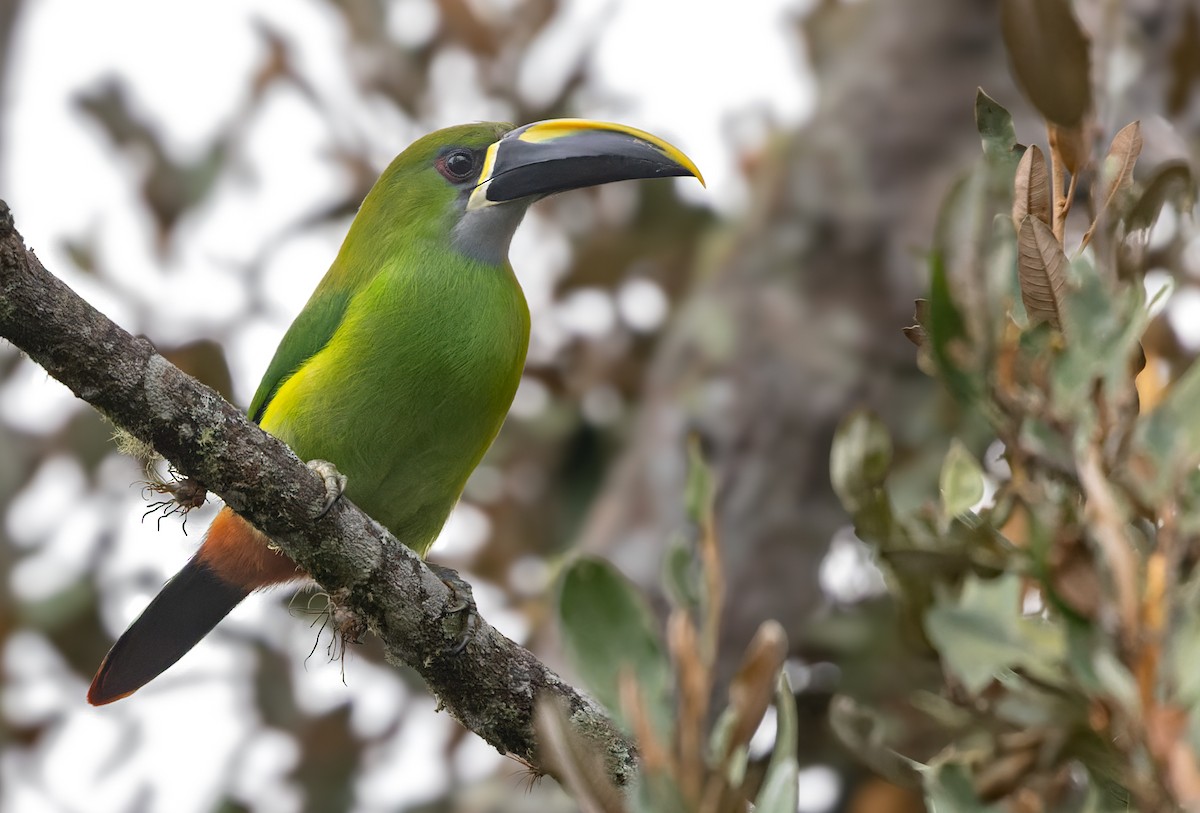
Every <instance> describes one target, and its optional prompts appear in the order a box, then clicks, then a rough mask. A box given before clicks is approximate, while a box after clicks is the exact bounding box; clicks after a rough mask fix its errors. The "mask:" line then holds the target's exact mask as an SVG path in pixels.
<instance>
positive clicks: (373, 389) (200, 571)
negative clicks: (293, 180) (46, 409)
mask: <svg viewBox="0 0 1200 813" xmlns="http://www.w3.org/2000/svg"><path fill="white" fill-rule="evenodd" d="M687 175H691V176H694V177H696V178H697V179H699V180H700V182H701V183H703V178H702V177H701V175H700V172H699V170H698V169H697V168H696V165H695V164H693V163H692V161H691V160H690V159H689V158H687V156H685V155H684V154H683V153H682V152H680V151H679V150H678V149H676V148H675V147H673V146H671V145H670V144H668V143H667V142H665V141H663V140H662V139H660V138H657V137H656V136H653V135H651V134H649V133H645V132H642V131H640V130H636V129H634V128H632V127H626V126H624V125H621V124H611V123H606V122H598V121H589V120H583V119H554V120H550V121H542V122H537V123H534V124H527V125H525V126H523V127H518V128H516V129H514V128H513V126H512V125H510V124H499V123H478V124H467V125H462V126H459V127H450V128H447V129H445V130H438V131H437V132H435V133H431V134H430V135H427V136H425V137H424V138H421V139H419V140H418V141H416V142H415V143H413V144H412V145H411V146H409V147H408V149H406V150H404V152H402V153H400V155H399V156H397V157H396V159H395V160H394V161H392V163H391V165H390V166H389V167H388V168H387V169H386V170H385V171H384V173H383V174H382V175H381V176H380V177H379V180H378V181H376V182H375V185H374V187H372V189H371V191H370V192H369V193H368V194H367V197H366V198H365V199H364V200H363V202H362V206H361V207H360V208H359V211H358V214H357V216H355V218H354V222H353V223H352V224H351V225H350V231H349V233H348V234H347V235H346V239H345V241H344V242H343V243H342V247H341V250H340V251H339V252H338V255H337V258H336V259H335V260H334V261H333V265H332V266H331V267H330V269H329V271H328V272H327V273H326V274H325V277H324V278H323V279H322V280H321V282H320V284H318V285H317V289H316V291H315V292H314V293H313V295H312V298H310V299H309V301H308V304H306V305H305V306H304V310H302V311H301V312H300V315H299V316H297V317H296V321H295V322H293V323H292V325H291V327H290V328H289V329H288V331H287V333H286V334H285V335H284V337H283V341H282V342H281V343H280V345H279V348H278V349H277V350H276V351H275V357H274V358H273V359H272V361H271V364H270V366H268V368H267V371H266V374H265V375H264V376H263V379H262V383H260V384H259V386H258V391H257V392H256V393H255V394H254V399H253V400H252V401H251V403H250V409H249V415H250V417H251V419H252V420H254V421H256V422H257V423H258V424H259V425H260V426H262V428H263V429H265V430H266V431H268V432H270V433H271V434H273V435H275V436H276V437H278V438H280V439H281V440H283V441H284V442H285V443H287V444H288V445H289V446H290V447H291V448H292V449H293V450H294V451H295V452H296V454H297V455H299V456H300V457H301V458H302V459H305V460H320V461H329V462H330V463H332V464H333V465H334V466H336V468H337V471H339V472H340V473H341V474H342V475H344V476H345V478H346V479H345V494H346V496H347V497H349V498H350V499H351V500H353V501H354V502H355V504H357V505H358V506H359V507H360V508H362V509H363V510H364V511H366V512H367V513H368V514H369V515H371V516H372V517H373V518H375V519H376V520H378V521H379V522H381V523H382V524H383V525H385V526H386V527H387V528H388V530H389V531H391V532H392V534H393V535H394V536H395V537H396V538H397V539H399V540H400V541H401V542H403V543H404V544H406V545H408V546H409V547H410V548H412V549H413V550H415V551H416V552H417V553H419V554H420V555H421V556H424V555H425V553H426V552H427V551H428V549H429V546H430V545H432V544H433V541H434V539H435V538H436V537H437V535H438V532H439V531H440V530H441V528H442V525H443V524H444V523H445V521H446V518H447V517H448V516H449V514H450V510H451V509H452V508H453V507H454V504H455V502H457V500H458V498H459V496H460V495H461V494H462V490H463V487H464V486H465V485H466V482H467V477H468V476H469V475H470V474H471V472H472V470H474V468H475V467H476V466H477V465H478V464H479V461H480V459H481V458H482V457H483V454H484V452H485V451H487V448H488V447H489V446H490V445H491V444H492V441H493V440H494V439H495V437H496V434H497V433H498V432H499V431H500V425H501V424H502V423H503V422H504V418H505V415H506V414H507V412H508V408H509V406H510V405H511V404H512V399H513V395H514V393H515V392H516V389H517V383H518V382H519V381H520V378H521V370H522V368H523V367H524V363H525V351H526V349H527V347H528V344H529V309H528V307H527V306H526V304H525V297H524V295H523V294H522V292H521V287H520V285H519V284H518V283H517V278H516V276H515V275H514V274H513V270H512V266H511V265H510V264H509V262H508V247H509V243H510V242H511V240H512V236H513V233H514V232H515V231H516V228H517V226H518V225H519V224H520V222H521V218H522V217H523V216H524V214H525V211H526V209H528V207H529V205H530V204H531V203H532V202H533V201H535V200H538V199H540V198H543V197H545V196H547V195H552V194H554V193H556V192H563V191H566V190H569V189H578V188H581V187H585V186H594V185H597V184H604V183H609V182H611V181H621V180H631V179H637V178H661V177H668V176H687ZM304 575H305V574H304V573H303V572H302V571H300V570H299V569H298V568H297V566H296V564H295V563H294V562H293V561H292V560H291V559H290V558H288V557H287V556H286V555H285V554H283V553H281V552H279V551H278V550H274V549H272V548H271V547H270V546H269V540H268V538H267V537H266V536H265V535H263V534H262V533H261V532H260V531H258V530H257V529H256V528H254V527H253V526H252V525H250V523H248V522H247V521H246V520H244V519H242V518H241V517H240V516H238V515H237V514H235V513H234V512H233V511H232V510H231V509H229V508H228V507H226V508H224V509H222V510H221V512H220V513H219V514H218V515H217V517H216V519H214V520H213V523H212V526H211V527H210V528H209V530H208V533H207V535H206V536H205V539H204V542H203V544H202V545H201V546H200V549H199V551H198V552H197V553H196V554H195V556H193V557H192V559H191V560H190V561H189V562H188V563H187V564H186V565H185V566H184V567H183V569H182V570H180V571H179V573H177V574H176V575H175V576H174V577H173V578H172V579H171V580H170V581H169V582H167V584H166V585H165V586H164V587H163V589H162V591H161V592H160V593H159V594H158V595H157V596H156V597H155V598H154V600H153V601H152V602H151V603H150V605H149V606H148V607H147V608H146V609H145V611H144V612H143V613H142V614H141V616H139V617H138V619H137V620H136V621H134V622H133V625H132V626H130V627H129V629H128V630H126V631H125V633H124V634H123V635H122V636H121V637H120V638H119V639H118V640H117V642H116V643H115V644H114V645H113V647H112V649H111V650H110V651H109V653H108V655H107V656H106V657H105V659H104V662H103V663H102V664H101V665H100V669H99V670H98V671H97V673H96V677H95V678H94V679H93V681H92V685H91V688H90V689H89V691H88V701H89V702H90V703H92V704H93V705H101V704H104V703H111V702H113V701H114V700H119V699H121V698H122V697H126V696H128V695H129V694H132V693H133V692H135V691H137V690H138V689H139V688H141V687H142V686H144V685H145V684H146V683H148V682H149V681H150V680H152V679H154V678H155V677H157V676H158V675H159V674H161V673H162V672H163V671H164V670H165V669H167V668H168V667H170V666H171V665H172V664H174V663H175V662H176V661H177V660H179V659H180V658H181V657H182V656H183V655H184V654H185V653H186V652H187V651H188V650H190V649H191V648H192V647H193V646H195V645H196V643H197V642H198V641H199V640H200V639H201V638H203V637H204V636H205V635H207V634H208V632H209V631H210V630H212V628H213V627H214V626H216V624H217V623H218V622H219V621H220V620H221V619H222V618H224V617H225V616H226V615H227V614H228V613H229V611H230V610H232V609H233V608H234V607H235V606H237V604H238V603H239V602H240V601H241V600H242V599H243V598H245V597H246V596H247V595H249V594H250V593H251V592H252V591H254V590H257V589H259V588H262V587H266V586H269V585H273V584H279V583H282V582H287V581H291V580H294V579H297V578H301V577H303V576H304Z"/></svg>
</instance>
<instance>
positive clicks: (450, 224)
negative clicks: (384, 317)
mask: <svg viewBox="0 0 1200 813" xmlns="http://www.w3.org/2000/svg"><path fill="white" fill-rule="evenodd" d="M686 175H691V176H694V177H696V178H697V179H699V180H700V182H701V183H704V179H703V177H701V175H700V170H698V169H697V168H696V165H695V164H694V163H692V161H691V159H689V158H688V157H687V156H686V155H684V154H683V153H682V152H680V151H679V150H678V149H677V148H675V147H673V146H671V145H670V144H668V143H667V142H666V141H663V140H662V139H661V138H658V137H657V136H653V135H651V134H650V133H646V132H643V131H641V130H637V129H634V128H632V127H626V126H625V125H622V124H612V123H608V122H602V121H591V120H587V119H551V120H548V121H539V122H535V123H534V124H526V125H525V126H523V127H517V128H515V129H514V128H513V126H512V125H511V124H499V123H495V122H481V123H477V124H465V125H460V126H458V127H448V128H446V129H444V130H438V131H436V132H434V133H430V134H429V135H427V136H425V137H424V138H421V139H419V140H417V141H416V142H414V143H413V144H412V145H411V146H409V147H408V149H406V150H405V151H404V152H402V153H401V154H400V155H399V156H397V158H396V160H395V161H393V162H392V165H391V166H390V167H388V169H387V170H386V171H385V172H384V174H383V176H382V177H381V178H380V180H379V183H378V184H377V190H380V191H382V193H383V197H384V199H385V200H387V199H390V200H391V201H392V202H393V203H399V202H401V200H409V201H417V200H419V201H421V209H422V210H423V212H421V214H425V215H428V217H427V218H426V219H427V220H428V221H429V222H430V226H431V227H433V228H436V229H437V231H438V232H439V233H441V234H446V233H449V234H450V235H451V242H452V245H453V247H454V248H455V249H456V250H457V251H459V252H461V253H462V254H465V255H467V256H469V257H472V258H474V259H477V260H481V261H483V262H488V263H502V262H504V261H505V259H506V258H507V256H508V246H509V242H510V241H511V240H512V236H513V232H515V231H516V229H517V226H518V225H519V224H520V222H521V218H522V217H523V216H524V214H525V210H526V209H527V208H528V207H529V204H531V203H533V202H534V201H535V200H539V199H541V198H544V197H546V196H547V195H553V194H555V193H556V192H565V191H567V190H568V189H579V188H581V187H585V186H596V185H598V184H604V183H610V182H612V181H626V180H633V179H638V178H667V177H672V176H686ZM389 193H392V194H389ZM366 205H367V204H366V202H364V206H366ZM405 208H409V207H405ZM394 214H396V215H400V216H403V215H404V213H401V212H394ZM407 214H409V215H410V216H411V215H414V214H417V213H416V212H411V211H410V212H409V213H407Z"/></svg>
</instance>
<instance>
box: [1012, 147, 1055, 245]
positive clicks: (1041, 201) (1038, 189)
mask: <svg viewBox="0 0 1200 813" xmlns="http://www.w3.org/2000/svg"><path fill="white" fill-rule="evenodd" d="M1027 215H1028V216H1032V217H1036V218H1037V219H1038V220H1040V221H1042V222H1043V223H1045V224H1046V225H1047V226H1050V225H1052V223H1051V220H1050V172H1049V170H1047V169H1046V156H1044V155H1043V154H1042V150H1041V148H1039V147H1038V145H1037V144H1033V145H1031V146H1030V147H1029V149H1027V150H1025V154H1024V155H1022V156H1021V162H1020V163H1019V164H1017V176H1016V180H1015V181H1014V182H1013V211H1012V218H1013V228H1014V229H1016V230H1017V231H1020V230H1021V221H1022V220H1024V219H1025V217H1026V216H1027Z"/></svg>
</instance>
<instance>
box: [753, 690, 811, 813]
mask: <svg viewBox="0 0 1200 813" xmlns="http://www.w3.org/2000/svg"><path fill="white" fill-rule="evenodd" d="M775 721H776V723H775V726H776V727H775V750H774V751H773V752H772V753H771V761H770V763H769V764H768V765H767V773H766V776H765V777H764V778H763V784H762V788H761V789H760V790H759V791H758V796H757V798H755V800H754V809H755V811H756V813H795V810H796V805H797V804H798V803H799V798H798V796H799V787H798V786H797V784H796V780H797V778H798V777H799V774H800V763H799V762H798V760H797V759H796V747H797V742H798V737H799V721H798V716H797V714H796V696H795V695H794V694H792V686H791V684H790V683H789V682H788V678H787V673H786V672H780V673H779V682H778V685H777V686H776V687H775Z"/></svg>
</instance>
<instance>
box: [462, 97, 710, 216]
mask: <svg viewBox="0 0 1200 813" xmlns="http://www.w3.org/2000/svg"><path fill="white" fill-rule="evenodd" d="M687 175H691V176H693V177H695V178H697V179H698V180H699V181H700V183H701V184H703V183H704V178H703V177H702V176H701V175H700V170H699V169H697V168H696V165H695V164H694V163H692V160H691V159H690V158H688V157H687V156H686V155H684V154H683V153H682V152H681V151H680V150H679V149H678V148H676V147H674V146H672V145H671V144H668V143H667V142H666V141H663V140H662V139H661V138H658V137H657V136H654V135H651V134H650V133H647V132H643V131H642V130H636V129H634V128H633V127H626V126H625V125H623V124H611V123H609V122H603V121H590V120H588V119H550V120H548V121H539V122H536V123H534V124H527V125H525V126H524V127H518V128H517V129H515V130H512V131H510V132H509V133H506V134H505V135H504V136H503V137H502V138H501V139H500V140H499V141H497V142H496V143H495V144H493V145H492V146H490V147H489V148H488V151H487V157H486V158H485V160H484V165H483V171H482V172H481V173H480V176H479V181H478V184H477V185H476V187H475V189H474V191H473V192H472V193H471V198H470V201H469V202H468V204H467V208H468V209H481V208H483V207H485V206H492V205H494V204H497V203H504V202H505V201H510V200H517V199H520V198H528V197H544V196H546V195H553V194H554V193H556V192H565V191H567V190H568V189H580V188H582V187H585V186H597V185H599V184H604V183H611V182H613V181H629V180H634V179H638V178H670V177H679V176H687Z"/></svg>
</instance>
